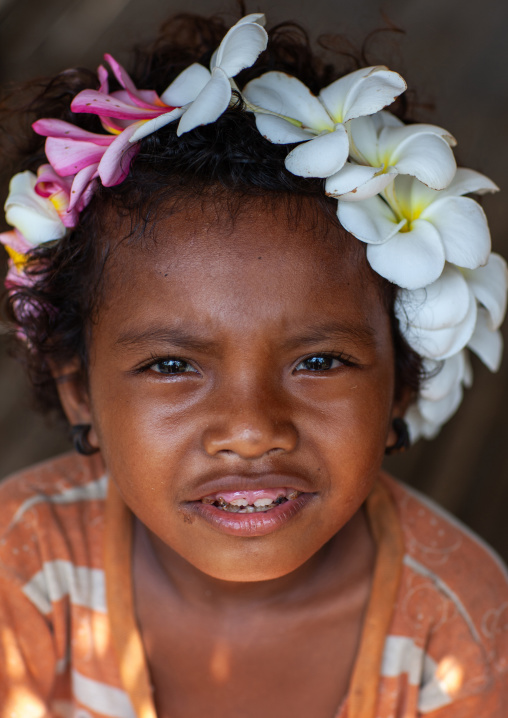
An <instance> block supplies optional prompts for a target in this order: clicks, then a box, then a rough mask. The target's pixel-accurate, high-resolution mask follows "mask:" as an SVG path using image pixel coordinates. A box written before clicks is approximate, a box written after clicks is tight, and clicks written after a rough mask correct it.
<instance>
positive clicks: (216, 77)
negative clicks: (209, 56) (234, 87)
mask: <svg viewBox="0 0 508 718" xmlns="http://www.w3.org/2000/svg"><path fill="white" fill-rule="evenodd" d="M230 100H231V84H230V82H229V79H228V78H227V76H226V75H225V73H224V72H223V71H222V70H221V69H220V67H215V68H214V69H213V71H212V75H211V78H210V81H209V82H208V83H207V84H206V85H205V87H204V88H203V89H202V90H201V92H200V93H199V95H198V96H197V97H196V99H195V100H194V102H193V103H192V104H191V105H189V107H188V108H187V110H186V111H185V114H184V115H183V117H182V119H181V120H180V123H179V125H178V129H177V131H176V134H177V135H178V136H179V137H180V135H183V133H184V132H189V131H190V130H193V129H194V128H195V127H198V126H199V125H208V124H210V123H211V122H215V120H217V119H218V118H219V117H220V116H221V115H222V113H223V112H224V111H225V110H226V109H227V107H228V105H229V101H230Z"/></svg>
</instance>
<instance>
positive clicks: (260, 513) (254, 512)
mask: <svg viewBox="0 0 508 718" xmlns="http://www.w3.org/2000/svg"><path fill="white" fill-rule="evenodd" d="M314 496H315V495H314V494H312V493H305V492H302V491H298V490H296V489H294V488H285V487H279V488H267V489H252V490H244V491H241V490H238V491H236V490H235V491H218V492H217V493H214V494H208V495H207V496H204V497H203V498H201V499H200V500H198V501H192V502H191V503H190V505H189V508H190V507H191V506H192V509H193V511H195V513H197V514H198V515H199V516H201V517H202V518H203V519H204V520H205V521H206V522H207V523H209V524H211V525H212V526H213V527H214V528H215V529H216V530H218V531H220V532H221V533H225V534H229V535H231V536H238V537H240V536H245V537H254V536H265V535H266V534H269V533H272V532H274V531H278V530H279V529H281V528H282V527H283V526H285V525H286V524H287V523H289V522H290V521H292V520H293V518H294V517H296V516H297V514H299V513H300V512H301V511H302V510H303V509H304V507H305V506H306V505H307V504H308V503H309V501H311V500H312V499H313V497H314Z"/></svg>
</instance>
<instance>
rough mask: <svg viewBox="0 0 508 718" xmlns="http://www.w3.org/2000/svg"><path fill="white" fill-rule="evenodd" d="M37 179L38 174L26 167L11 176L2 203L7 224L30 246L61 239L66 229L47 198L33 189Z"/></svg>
mask: <svg viewBox="0 0 508 718" xmlns="http://www.w3.org/2000/svg"><path fill="white" fill-rule="evenodd" d="M36 182H37V176H36V175H35V174H34V173H33V172H30V171H28V170H27V171H26V172H20V173H18V174H16V175H14V177H13V178H12V179H11V182H10V185H9V195H8V197H7V200H6V202H5V218H6V220H7V222H8V224H10V225H11V226H12V227H15V228H16V229H17V230H18V232H20V233H21V234H22V235H23V237H24V238H25V240H26V241H27V242H28V244H30V245H31V246H33V247H36V246H37V245H39V244H42V243H43V242H50V241H52V240H54V239H61V238H62V237H63V236H64V235H65V233H66V231H67V229H66V227H65V226H64V224H63V222H62V220H61V219H60V217H59V216H58V212H57V211H56V208H55V206H54V205H53V203H52V202H51V200H50V199H49V197H41V196H40V195H38V194H37V192H36V191H35V184H36Z"/></svg>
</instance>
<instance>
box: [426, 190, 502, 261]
mask: <svg viewBox="0 0 508 718" xmlns="http://www.w3.org/2000/svg"><path fill="white" fill-rule="evenodd" d="M421 218H422V220H426V221H427V222H430V223H431V224H432V225H433V226H434V227H435V228H436V229H437V231H438V232H439V234H440V236H441V240H442V242H443V245H444V248H445V256H446V259H447V261H448V262H451V263H452V264H457V265H458V266H459V267H467V268H468V269H476V267H479V266H480V265H482V264H485V263H486V262H487V259H488V257H489V253H490V247H491V243H490V232H489V226H488V224H487V218H486V216H485V212H484V211H483V209H482V208H481V207H480V205H479V204H478V203H477V202H475V200H474V199H470V198H469V197H444V198H443V199H439V198H438V199H436V200H435V201H434V202H432V204H430V205H429V206H428V207H427V208H426V209H424V210H423V212H422V214H421Z"/></svg>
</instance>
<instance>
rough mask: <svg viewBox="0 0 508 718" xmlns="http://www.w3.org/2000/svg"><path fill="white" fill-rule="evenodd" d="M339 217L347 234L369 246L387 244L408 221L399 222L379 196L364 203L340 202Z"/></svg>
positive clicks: (338, 207)
mask: <svg viewBox="0 0 508 718" xmlns="http://www.w3.org/2000/svg"><path fill="white" fill-rule="evenodd" d="M337 217H338V218H339V221H340V223H341V225H342V226H343V227H344V229H345V230H346V231H347V232H350V233H351V234H352V235H354V236H355V237H357V239H360V240H361V241H362V242H367V243H369V244H381V243H383V242H386V241H387V240H389V239H391V238H392V237H393V236H394V235H396V234H397V232H398V231H399V229H401V228H402V227H404V225H405V224H406V220H402V221H401V222H397V218H396V217H395V214H394V213H393V212H392V210H391V209H390V207H389V206H388V205H387V204H386V202H384V201H383V200H382V199H381V197H379V196H376V197H371V198H369V199H365V200H363V201H362V202H342V201H341V200H339V201H338V206H337Z"/></svg>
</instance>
